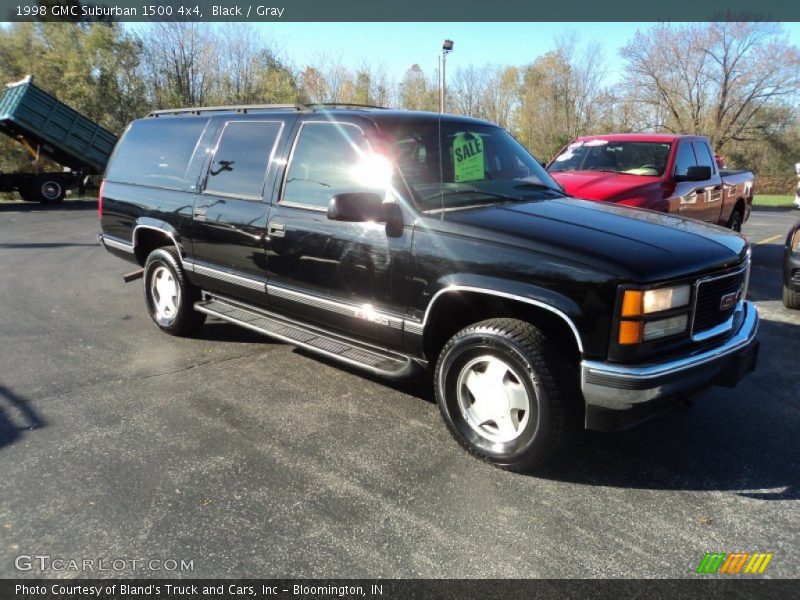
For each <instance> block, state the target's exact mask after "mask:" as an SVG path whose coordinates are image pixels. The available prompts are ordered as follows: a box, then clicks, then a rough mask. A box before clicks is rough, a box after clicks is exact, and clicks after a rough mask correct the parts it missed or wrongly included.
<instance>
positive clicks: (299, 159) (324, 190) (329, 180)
mask: <svg viewBox="0 0 800 600" xmlns="http://www.w3.org/2000/svg"><path fill="white" fill-rule="evenodd" d="M366 149H367V143H366V140H365V138H364V134H363V133H362V132H361V130H360V129H359V128H358V127H356V126H355V125H350V124H347V123H323V122H310V123H305V124H304V125H303V127H302V129H301V130H300V134H299V136H298V138H297V142H296V144H295V147H294V152H293V154H292V159H291V163H290V164H289V169H288V171H287V173H286V183H285V184H284V186H283V197H282V199H281V201H282V202H287V203H290V204H300V205H304V206H313V207H321V208H325V207H327V206H328V203H329V202H330V199H331V197H332V196H334V195H336V194H339V193H342V192H355V191H363V190H364V184H363V182H361V181H359V178H358V176H357V173H356V172H355V171H356V169H355V167H357V166H358V163H359V155H360V154H361V153H362V152H363V151H365V150H366Z"/></svg>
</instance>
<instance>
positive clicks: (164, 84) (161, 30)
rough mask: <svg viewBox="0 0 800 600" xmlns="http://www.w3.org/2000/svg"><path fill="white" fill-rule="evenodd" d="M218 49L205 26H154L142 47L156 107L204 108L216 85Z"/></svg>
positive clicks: (173, 23) (173, 24)
mask: <svg viewBox="0 0 800 600" xmlns="http://www.w3.org/2000/svg"><path fill="white" fill-rule="evenodd" d="M219 45H220V42H219V40H218V39H217V36H216V35H215V34H214V32H213V30H212V29H211V28H210V27H209V26H208V24H206V23H191V22H159V23H153V25H152V28H151V29H150V30H149V31H148V33H147V34H146V36H145V45H144V47H145V48H146V54H145V64H146V65H147V68H148V70H149V73H148V75H149V76H148V81H149V84H150V93H151V96H152V98H153V100H154V102H155V104H156V106H159V107H170V106H199V105H202V104H205V103H206V102H207V101H208V99H209V97H210V96H211V93H212V90H213V88H214V86H215V84H216V83H217V82H218V77H219V69H220V65H219V61H218V56H219V52H218V48H219Z"/></svg>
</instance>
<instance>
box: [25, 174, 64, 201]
mask: <svg viewBox="0 0 800 600" xmlns="http://www.w3.org/2000/svg"><path fill="white" fill-rule="evenodd" d="M31 196H32V197H34V198H35V199H36V200H38V201H39V202H41V203H42V204H58V203H59V202H61V201H62V200H63V199H64V186H63V185H62V184H61V182H59V181H58V180H56V179H53V178H52V177H48V176H46V175H40V176H39V177H37V178H36V179H34V180H33V185H32V186H31Z"/></svg>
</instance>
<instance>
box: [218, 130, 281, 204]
mask: <svg viewBox="0 0 800 600" xmlns="http://www.w3.org/2000/svg"><path fill="white" fill-rule="evenodd" d="M281 127H282V124H281V123H280V122H273V121H229V122H228V123H227V124H226V125H225V130H224V131H223V132H222V137H220V140H219V144H218V146H217V151H216V153H215V154H214V160H213V161H212V162H211V165H210V166H209V169H208V179H207V180H206V189H205V191H206V192H210V193H212V194H213V193H218V194H225V195H231V196H244V197H246V198H259V199H260V198H261V197H262V195H263V193H264V178H265V176H266V174H267V167H268V165H269V158H270V155H271V154H272V149H273V148H274V147H275V143H276V142H277V141H278V136H279V135H280V132H281Z"/></svg>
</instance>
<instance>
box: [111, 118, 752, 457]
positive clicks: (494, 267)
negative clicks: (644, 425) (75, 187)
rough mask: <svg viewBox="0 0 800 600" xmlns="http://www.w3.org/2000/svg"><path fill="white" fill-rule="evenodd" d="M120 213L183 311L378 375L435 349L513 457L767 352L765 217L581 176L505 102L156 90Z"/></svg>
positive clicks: (436, 368) (117, 189)
mask: <svg viewBox="0 0 800 600" xmlns="http://www.w3.org/2000/svg"><path fill="white" fill-rule="evenodd" d="M99 212H100V217H101V222H102V230H103V232H102V234H101V235H100V236H99V238H100V240H101V241H102V243H103V245H104V246H105V247H106V248H107V249H108V250H109V251H110V252H112V253H114V254H115V255H118V256H121V257H123V258H126V259H128V260H130V261H132V262H134V263H137V264H138V265H140V266H141V267H143V269H142V270H141V271H139V273H141V274H143V276H144V293H145V301H146V305H147V310H148V311H149V313H150V315H151V317H152V318H153V320H154V321H155V322H156V324H157V325H158V326H159V327H160V328H161V329H162V330H164V331H165V332H166V333H169V334H172V335H186V334H190V333H192V332H193V331H194V330H196V329H197V328H198V327H200V326H201V325H202V324H203V322H204V320H205V319H206V317H207V316H208V315H210V316H212V317H216V318H218V319H223V320H225V321H228V322H230V323H234V324H236V325H240V326H242V327H246V328H248V329H252V330H254V331H257V332H260V333H263V334H266V335H268V336H271V337H273V338H277V339H279V340H283V341H286V342H288V343H290V344H294V345H296V346H299V347H302V348H305V349H307V350H310V351H313V352H318V353H320V354H322V355H325V356H327V357H329V358H333V359H336V360H339V361H342V362H344V363H347V364H349V365H351V366H355V367H358V368H361V369H364V370H365V371H368V372H370V373H373V374H377V375H380V376H384V377H388V378H396V379H398V378H406V377H412V376H415V375H417V374H419V373H422V372H424V371H425V370H430V371H432V372H433V380H434V386H435V389H436V398H437V402H438V405H439V408H440V409H441V413H442V415H443V417H444V421H445V423H446V424H447V427H448V428H449V429H450V431H451V433H452V434H453V436H454V437H455V438H456V439H457V440H458V441H459V442H460V443H461V444H462V445H463V446H464V447H465V448H466V449H467V450H469V451H470V452H471V453H473V454H475V455H477V456H478V457H480V458H482V459H484V460H486V461H489V462H491V463H493V464H495V465H497V466H500V467H503V468H507V469H511V470H517V471H521V470H529V469H531V468H533V467H535V466H537V465H539V464H541V463H542V462H544V461H545V460H547V459H548V458H549V457H551V456H552V455H553V453H554V452H555V451H556V450H557V449H558V448H559V447H561V446H562V445H563V444H564V443H565V441H566V440H567V439H568V437H569V435H570V433H572V432H573V431H574V430H575V429H576V428H577V427H578V426H580V425H581V424H582V425H584V426H585V427H587V428H591V429H601V430H611V429H618V428H621V427H624V426H628V425H631V424H633V423H635V422H637V421H640V420H642V419H643V418H645V417H647V416H649V415H650V414H651V413H653V412H654V411H655V410H656V409H658V408H660V407H661V406H662V405H663V402H662V401H663V400H667V399H669V398H675V397H683V396H685V395H687V394H691V393H694V392H697V391H699V390H702V389H704V388H706V387H708V386H710V385H712V384H721V385H727V386H733V385H735V384H736V382H737V381H738V379H739V378H741V377H742V376H743V375H744V374H746V373H747V372H749V371H751V370H752V369H753V368H754V366H755V362H756V355H757V349H758V342H757V341H756V330H757V325H758V315H757V313H756V309H755V307H754V306H753V305H752V304H751V303H750V302H747V301H746V300H745V296H746V293H747V283H748V274H749V269H750V249H749V247H748V244H747V242H746V240H745V239H744V238H742V237H740V236H739V235H737V234H734V233H730V232H728V231H725V230H723V229H721V228H718V227H715V226H710V225H706V224H703V223H699V222H696V221H690V220H686V219H681V218H676V217H672V216H668V215H665V214H661V213H656V212H650V211H644V210H637V209H631V208H626V207H617V206H613V205H608V204H603V203H596V202H587V201H582V200H577V199H575V198H572V197H569V196H567V195H566V194H565V193H564V192H563V190H562V189H561V188H560V186H559V185H558V184H557V183H556V182H555V181H554V180H553V179H552V178H551V177H550V176H549V175H548V174H547V172H546V171H545V170H544V169H543V168H542V167H541V166H540V164H539V163H538V162H537V161H536V160H535V159H534V158H533V157H532V156H531V155H530V154H529V153H528V152H527V151H526V150H525V149H524V148H523V147H522V146H521V145H520V144H519V143H518V142H516V141H515V140H514V138H513V137H512V136H511V135H510V134H509V133H508V132H506V131H505V130H504V129H501V128H500V127H497V126H494V125H492V124H490V123H487V122H484V121H479V120H475V119H470V118H465V117H456V116H450V115H438V114H433V113H421V112H405V111H392V110H385V109H372V108H366V107H355V106H349V107H343V106H337V107H334V106H323V105H313V106H312V105H291V106H274V105H268V106H240V107H217V108H193V109H185V110H170V111H159V112H154V113H152V114H150V115H149V116H147V117H146V118H144V119H140V120H137V121H134V122H133V123H132V124H131V125H130V126H129V127H128V129H127V131H126V132H125V134H124V136H123V137H122V139H121V140H120V141H119V143H118V144H117V147H116V149H115V151H114V154H113V156H112V158H111V160H110V163H109V165H108V169H107V172H106V174H105V179H104V182H103V185H102V187H101V191H100V199H99ZM283 376H285V377H291V376H292V374H291V373H285V374H283Z"/></svg>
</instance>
